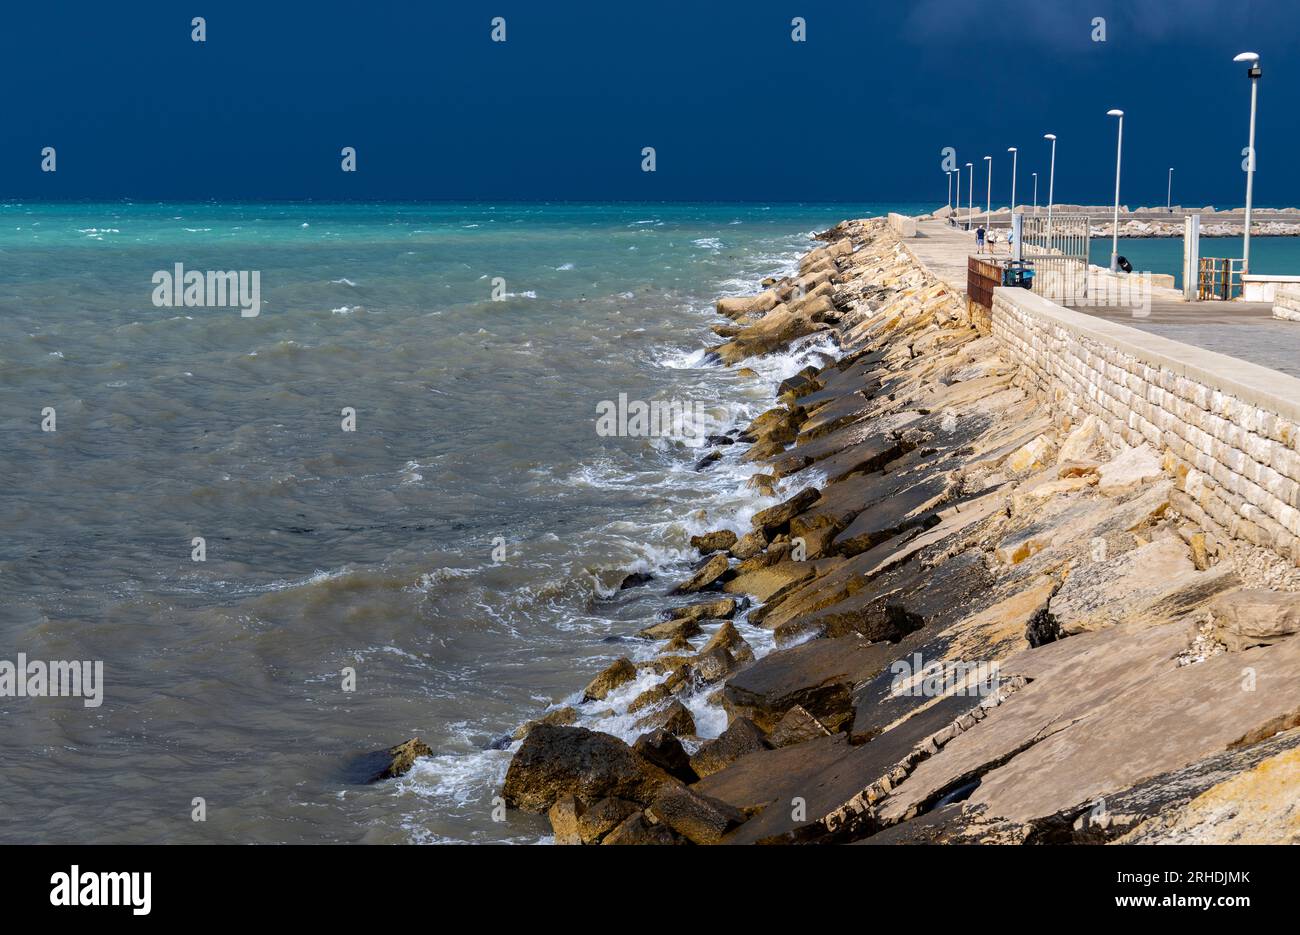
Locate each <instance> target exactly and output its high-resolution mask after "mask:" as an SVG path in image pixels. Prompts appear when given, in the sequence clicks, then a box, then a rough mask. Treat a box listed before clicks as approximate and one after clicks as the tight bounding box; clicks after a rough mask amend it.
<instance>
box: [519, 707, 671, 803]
mask: <svg viewBox="0 0 1300 935" xmlns="http://www.w3.org/2000/svg"><path fill="white" fill-rule="evenodd" d="M676 783H677V780H676V779H674V778H673V777H672V776H669V775H668V774H667V773H666V772H664V771H663V770H662V769H660V768H659V767H658V766H655V765H654V764H652V763H650V762H649V761H647V760H645V759H644V758H642V757H640V756H638V755H637V754H636V753H635V752H634V751H633V750H632V748H631V747H629V746H628V745H627V744H625V743H624V742H623V741H621V740H619V739H618V738H617V737H614V736H611V735H610V734H603V733H598V732H596V731H592V730H587V729H586V728H585V727H552V726H550V725H542V726H540V727H536V728H534V729H533V730H532V731H531V732H529V734H528V736H527V737H526V738H525V739H524V742H523V744H522V745H521V746H520V747H519V750H518V751H517V752H516V753H515V755H514V757H513V759H511V761H510V767H509V769H508V770H507V771H506V781H505V786H504V787H503V789H502V796H503V797H504V798H505V800H506V803H507V804H508V805H511V806H513V807H515V808H520V809H523V810H524V811H528V812H545V811H547V810H548V809H549V808H550V807H551V806H552V805H554V804H555V803H556V802H558V801H559V800H560V799H562V798H564V797H565V796H566V795H571V796H573V797H574V800H575V801H577V802H578V803H581V804H583V805H587V804H593V803H595V802H597V801H599V800H600V799H603V798H605V797H606V796H616V797H618V798H621V799H628V800H630V801H633V802H638V803H642V804H648V803H649V802H652V801H654V798H655V796H657V795H658V794H659V792H660V790H661V789H663V787H664V786H666V785H674V784H676Z"/></svg>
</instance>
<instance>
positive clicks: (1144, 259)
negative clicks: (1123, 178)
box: [1088, 224, 1300, 288]
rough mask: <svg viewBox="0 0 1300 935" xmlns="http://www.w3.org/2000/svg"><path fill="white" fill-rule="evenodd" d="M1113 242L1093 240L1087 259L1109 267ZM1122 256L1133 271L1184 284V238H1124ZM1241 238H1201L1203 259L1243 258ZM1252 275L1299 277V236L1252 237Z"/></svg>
mask: <svg viewBox="0 0 1300 935" xmlns="http://www.w3.org/2000/svg"><path fill="white" fill-rule="evenodd" d="M1254 228H1255V226H1254V225H1253V224H1252V225H1251V232H1252V234H1253V233H1254ZM1110 248H1111V240H1110V238H1109V237H1106V238H1093V239H1092V240H1091V241H1090V242H1089V245H1088V260H1089V262H1091V263H1094V264H1096V265H1097V266H1104V267H1108V266H1110ZM1119 252H1120V255H1121V256H1125V257H1128V260H1129V262H1130V263H1132V264H1133V269H1135V270H1139V271H1143V272H1150V273H1171V274H1173V276H1174V283H1175V286H1176V287H1178V288H1182V285H1183V239H1182V238H1181V237H1146V238H1144V237H1129V238H1125V237H1121V238H1120V239H1119ZM1241 253H1242V241H1241V238H1240V237H1202V238H1201V256H1202V257H1240V256H1241ZM1250 269H1251V272H1252V273H1272V274H1275V275H1280V276H1300V237H1254V236H1252V237H1251V238H1250Z"/></svg>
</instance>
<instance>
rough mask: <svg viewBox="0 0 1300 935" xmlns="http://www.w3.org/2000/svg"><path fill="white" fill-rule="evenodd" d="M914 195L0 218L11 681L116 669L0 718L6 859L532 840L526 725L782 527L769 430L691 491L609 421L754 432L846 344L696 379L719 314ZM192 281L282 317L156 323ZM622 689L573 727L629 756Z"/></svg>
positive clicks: (214, 313) (0, 822)
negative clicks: (47, 849) (688, 421)
mask: <svg viewBox="0 0 1300 935" xmlns="http://www.w3.org/2000/svg"><path fill="white" fill-rule="evenodd" d="M890 210H899V211H909V212H917V211H921V210H927V208H926V207H925V206H919V205H909V204H891V205H884V204H874V205H770V206H765V205H753V204H748V205H722V204H710V205H679V204H672V205H664V204H614V205H570V204H555V205H545V204H517V205H510V204H499V205H492V204H469V205H453V204H333V205H326V204H237V205H214V204H7V205H3V206H0V433H3V439H4V445H3V448H2V449H0V476H3V478H4V483H3V484H2V485H0V528H3V531H4V534H3V535H2V536H0V659H9V660H12V659H14V658H15V657H16V655H17V654H18V653H25V654H26V656H27V657H28V658H29V659H43V660H98V661H102V662H103V665H104V697H103V704H102V705H101V706H99V707H97V708H88V707H85V706H84V705H83V704H82V703H81V701H80V699H76V698H15V697H0V719H2V720H0V723H2V724H3V728H2V731H3V732H2V734H0V748H2V749H0V757H2V758H3V762H4V764H5V766H4V782H3V783H0V840H31V839H32V838H33V836H36V837H38V838H39V839H41V840H46V841H68V842H77V841H90V840H95V841H101V842H151V841H178V842H185V841H220V842H269V841H285V842H344V841H377V842H395V841H521V842H522V841H536V840H538V839H539V838H541V837H542V836H543V835H545V834H546V833H547V827H548V826H547V824H546V822H545V820H544V819H540V818H537V817H536V816H526V815H519V814H516V813H511V814H510V815H509V816H508V817H507V818H506V820H505V821H495V820H494V819H493V804H492V799H493V796H494V795H495V794H496V792H497V790H498V788H499V783H500V780H501V778H502V776H503V774H504V769H505V765H506V763H507V762H508V759H509V749H508V746H509V743H508V740H503V738H506V737H507V735H508V734H509V733H510V732H511V731H513V730H514V728H515V727H516V726H517V725H519V724H520V723H521V722H522V721H524V720H526V719H528V718H531V717H535V716H537V715H539V714H540V713H541V712H542V711H543V710H544V709H545V708H546V707H547V706H550V705H557V704H563V703H565V702H566V701H572V700H574V693H575V692H576V691H577V690H579V689H580V688H581V686H582V685H583V684H584V682H585V681H586V680H587V679H588V678H589V677H590V676H591V675H592V674H594V673H595V672H596V671H598V670H599V669H601V668H603V667H604V666H605V665H607V664H608V663H609V662H610V661H611V660H612V659H614V658H615V657H617V656H619V655H623V654H630V655H633V656H634V657H636V656H637V654H645V653H646V652H647V651H648V648H647V647H645V646H644V644H639V643H637V642H635V641H629V640H628V637H629V635H630V634H632V633H634V632H635V631H636V630H637V629H639V628H641V627H643V626H645V625H646V624H647V623H648V622H651V621H653V620H654V619H656V617H657V614H658V612H659V610H660V609H661V608H662V607H663V606H664V605H665V597H664V592H665V591H666V590H667V588H668V586H669V585H670V583H671V582H673V581H674V580H675V579H676V578H678V577H681V576H682V575H683V574H684V572H685V570H686V569H687V568H688V563H689V561H690V560H691V559H692V557H693V552H692V551H691V550H690V549H689V544H688V540H689V537H690V535H692V534H694V533H699V532H701V531H704V530H706V529H711V528H716V527H719V526H731V527H734V528H738V529H739V528H741V527H742V526H744V525H746V524H747V522H748V518H749V516H750V515H751V514H752V513H753V512H754V511H755V510H756V509H759V508H761V507H762V506H764V505H766V504H765V503H764V501H762V500H756V499H754V498H753V496H752V491H749V490H747V489H746V488H745V486H744V485H745V481H746V478H747V477H748V476H749V474H750V473H752V471H753V468H752V467H751V466H750V465H748V464H746V463H744V462H741V461H740V459H739V455H740V451H741V449H743V447H744V446H743V445H733V446H730V447H729V448H728V449H727V454H726V456H725V457H724V458H723V460H722V461H721V462H719V463H718V464H716V465H714V466H712V467H710V468H709V469H707V470H702V471H697V470H696V469H695V462H696V460H697V459H698V456H699V451H698V448H696V447H694V444H693V443H692V442H691V441H690V440H680V439H677V440H674V439H665V438H627V437H612V438H611V437H601V436H599V435H597V433H596V431H595V419H596V412H597V405H598V404H599V403H600V402H601V401H603V400H614V399H617V398H618V397H619V394H620V393H626V394H627V395H628V397H629V398H631V399H642V400H655V399H674V400H683V401H686V402H688V403H691V404H696V405H698V406H701V407H702V408H703V409H704V411H705V412H707V418H708V422H709V430H710V431H714V432H725V431H727V430H732V429H735V428H736V427H738V426H741V425H744V424H745V423H746V420H747V419H748V418H750V417H752V416H753V415H755V414H757V413H758V412H760V411H761V410H762V409H764V408H766V407H767V405H768V404H769V402H770V400H771V398H772V390H773V388H774V386H775V384H776V382H777V381H779V380H780V379H782V378H784V377H785V376H788V375H789V374H791V373H793V372H795V371H796V370H798V369H799V368H800V367H802V366H804V365H806V364H807V363H808V362H809V361H819V360H824V359H825V358H824V356H821V355H823V354H826V353H833V352H834V348H831V347H826V346H819V345H817V344H816V342H813V343H812V344H809V345H807V346H804V347H801V348H799V349H796V350H795V351H794V352H792V353H790V354H788V355H783V356H779V357H773V358H767V359H764V360H762V361H759V362H757V363H756V364H755V366H754V369H755V370H756V371H757V375H756V376H746V375H742V374H739V373H737V372H735V371H731V370H722V369H719V368H716V367H711V366H708V365H706V364H705V362H704V354H703V349H704V348H705V347H706V346H707V345H709V344H711V343H717V342H718V339H717V338H716V337H715V336H714V335H713V334H712V333H711V332H710V331H709V325H711V324H714V323H716V322H717V321H718V319H717V318H716V316H715V315H714V314H713V312H712V309H711V306H712V302H713V300H714V299H715V298H716V297H717V296H718V295H720V294H727V293H733V294H734V293H742V292H747V291H751V290H752V289H753V288H754V286H755V284H756V283H757V282H758V280H760V279H761V278H763V277H765V276H769V275H779V274H781V273H782V272H785V271H788V270H790V269H791V268H792V267H793V265H794V264H795V262H796V260H797V258H798V257H799V255H800V254H801V253H802V252H804V251H806V250H807V249H808V248H809V246H810V244H809V234H810V233H811V232H813V231H818V230H822V229H824V228H826V227H829V226H831V225H833V224H834V223H836V222H837V221H839V220H841V219H844V218H847V217H859V216H865V215H878V214H881V213H884V212H886V211H890ZM178 263H179V264H182V267H183V269H184V270H189V271H200V272H202V271H231V272H240V271H242V272H244V273H247V274H252V273H257V274H258V281H259V283H260V300H261V306H260V313H259V314H258V315H257V316H256V317H251V316H244V315H242V314H241V313H240V310H239V309H238V308H236V307H231V306H229V305H226V306H222V307H212V306H211V305H198V306H190V307H186V306H182V307H167V306H159V305H155V304H154V302H153V295H154V292H155V279H154V277H155V276H156V275H157V274H161V273H163V272H169V271H173V270H174V269H175V267H176V264H178ZM494 292H495V293H496V296H497V299H498V300H494V297H493V296H494ZM208 298H211V296H208ZM349 412H351V413H352V415H351V417H350V418H351V420H352V421H353V427H354V430H352V431H347V430H345V423H346V422H347V421H348V420H349V416H348V413H349ZM51 417H52V421H51ZM43 428H52V429H53V431H43ZM198 539H201V540H202V542H203V556H202V557H203V558H204V560H203V561H196V560H195V555H196V552H195V550H196V548H197V546H196V545H195V542H196V540H198ZM633 571H640V572H645V573H649V574H653V575H656V576H657V577H656V579H655V580H654V581H652V582H650V584H648V585H645V586H641V587H636V588H629V589H626V590H619V584H620V583H621V582H622V580H623V577H624V576H625V575H626V574H627V573H628V572H633ZM742 628H743V629H744V630H745V631H746V632H747V633H749V634H750V636H751V638H752V639H753V640H754V641H755V644H756V648H757V649H758V650H759V651H760V652H761V651H763V650H764V649H765V648H766V645H765V644H764V642H763V640H764V639H766V631H761V630H758V629H757V628H749V627H747V626H746V625H744V624H743V621H742ZM349 672H350V673H351V677H352V679H353V685H352V690H349V689H348V686H347V675H348V673H349ZM625 700H626V699H624V700H623V701H624V702H625ZM620 703H623V702H620V701H619V699H614V700H613V702H611V706H610V707H609V708H607V709H604V710H596V711H592V710H588V711H587V712H586V713H585V714H584V721H583V723H587V724H589V725H591V726H597V727H599V728H600V729H603V730H610V731H613V732H615V733H619V734H621V735H623V736H625V737H629V738H630V737H632V736H635V733H636V732H637V731H636V729H635V727H634V725H633V723H632V719H631V718H628V717H627V716H626V715H625V714H624V713H621V712H620V710H619V704H620ZM697 719H698V728H699V731H700V733H701V734H702V735H705V736H707V735H709V734H710V733H711V732H717V731H720V730H721V728H722V726H723V724H722V723H721V722H720V715H719V714H718V713H717V712H716V709H712V710H706V708H705V706H703V705H702V704H701V705H699V709H698V711H697ZM412 736H420V737H422V738H423V739H424V740H425V741H426V742H427V743H428V744H429V745H430V746H431V747H432V748H433V750H434V754H435V755H434V756H433V757H431V758H428V759H425V760H422V761H420V763H419V765H418V766H417V768H416V769H415V770H414V771H412V773H410V774H409V775H408V776H406V777H404V778H403V779H400V780H396V781H390V782H383V783H378V784H373V785H368V784H365V783H363V782H362V781H361V780H363V779H365V778H366V768H367V765H366V764H367V761H365V760H362V759H359V758H360V757H361V756H362V755H363V754H366V753H368V752H371V751H375V750H379V749H382V748H385V747H388V746H390V745H392V744H395V743H398V742H401V741H403V740H406V739H407V738H409V737H412ZM196 798H202V799H203V800H204V801H205V803H206V811H207V814H206V821H203V822H196V821H193V820H192V809H193V805H192V803H193V801H194V800H195V799H196ZM33 815H39V816H41V821H40V822H39V824H35V825H34V824H33V823H32V822H31V821H30V818H31V816H33Z"/></svg>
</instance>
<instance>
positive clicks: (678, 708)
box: [636, 701, 695, 737]
mask: <svg viewBox="0 0 1300 935" xmlns="http://www.w3.org/2000/svg"><path fill="white" fill-rule="evenodd" d="M636 729H637V730H643V731H654V730H666V731H668V733H670V734H674V735H675V736H678V737H690V736H691V735H693V734H694V733H695V716H694V715H692V714H691V712H690V709H689V708H687V707H686V705H684V704H682V703H681V702H680V701H673V702H672V703H671V704H669V705H668V707H667V708H665V709H664V710H662V711H653V712H651V713H650V714H648V715H646V716H645V717H643V718H641V719H640V720H639V721H637V722H636Z"/></svg>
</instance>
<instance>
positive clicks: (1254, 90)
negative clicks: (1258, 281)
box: [1232, 52, 1261, 276]
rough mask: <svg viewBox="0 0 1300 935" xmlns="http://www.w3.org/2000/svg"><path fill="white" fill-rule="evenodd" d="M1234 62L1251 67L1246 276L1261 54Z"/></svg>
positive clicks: (1244, 249) (1243, 254)
mask: <svg viewBox="0 0 1300 935" xmlns="http://www.w3.org/2000/svg"><path fill="white" fill-rule="evenodd" d="M1232 60H1233V61H1234V62H1249V63H1250V68H1249V69H1247V70H1246V75H1247V76H1248V77H1249V78H1250V143H1249V145H1248V148H1247V150H1246V159H1247V160H1248V161H1247V162H1246V226H1245V229H1244V230H1243V231H1242V234H1243V236H1242V242H1241V273H1242V275H1243V276H1244V275H1245V274H1246V273H1249V272H1250V206H1251V196H1252V195H1253V194H1254V190H1255V101H1256V99H1257V97H1258V92H1259V76H1260V74H1261V72H1260V70H1259V54H1258V53H1257V52H1242V53H1241V54H1240V55H1236V56H1233V59H1232Z"/></svg>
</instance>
